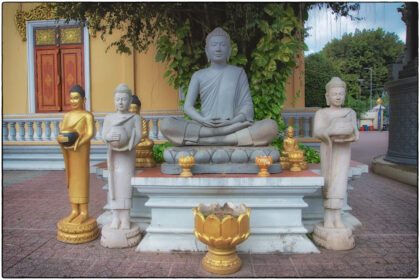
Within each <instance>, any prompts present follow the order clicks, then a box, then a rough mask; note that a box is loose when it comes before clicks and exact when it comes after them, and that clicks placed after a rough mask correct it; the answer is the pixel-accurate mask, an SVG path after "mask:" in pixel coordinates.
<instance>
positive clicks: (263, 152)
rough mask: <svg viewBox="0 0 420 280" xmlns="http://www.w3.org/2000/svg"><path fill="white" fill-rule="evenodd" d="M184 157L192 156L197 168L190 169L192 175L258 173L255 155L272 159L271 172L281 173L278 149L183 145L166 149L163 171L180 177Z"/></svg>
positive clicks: (268, 147) (270, 147)
mask: <svg viewBox="0 0 420 280" xmlns="http://www.w3.org/2000/svg"><path fill="white" fill-rule="evenodd" d="M182 156H193V157H194V159H195V165H194V166H193V167H192V168H191V172H192V173H193V174H205V173H207V174H208V173H213V174H221V173H226V174H229V173H231V174H232V173H241V174H257V173H258V172H259V168H258V167H257V166H256V165H255V157H256V156H272V157H273V165H271V166H270V167H269V169H268V171H269V172H270V173H272V174H274V173H280V172H281V170H282V169H281V165H280V164H279V163H278V160H279V157H280V153H279V151H278V149H277V148H276V147H272V146H264V147H230V146H182V147H169V148H166V149H165V151H164V153H163V157H164V159H165V163H163V164H162V167H161V171H162V173H164V174H180V173H181V172H182V168H181V167H180V166H179V165H178V159H179V158H180V157H182Z"/></svg>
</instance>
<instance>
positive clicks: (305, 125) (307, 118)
mask: <svg viewBox="0 0 420 280" xmlns="http://www.w3.org/2000/svg"><path fill="white" fill-rule="evenodd" d="M310 124H311V117H310V116H304V117H303V137H305V138H309V137H310V135H309V129H310Z"/></svg>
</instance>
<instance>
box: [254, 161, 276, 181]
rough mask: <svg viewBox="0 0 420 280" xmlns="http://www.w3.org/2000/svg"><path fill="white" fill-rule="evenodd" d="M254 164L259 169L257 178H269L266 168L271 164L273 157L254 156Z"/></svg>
mask: <svg viewBox="0 0 420 280" xmlns="http://www.w3.org/2000/svg"><path fill="white" fill-rule="evenodd" d="M255 164H256V165H257V166H258V168H259V169H260V172H259V173H258V177H269V176H270V172H268V168H269V167H270V166H271V165H272V164H273V157H271V156H256V157H255Z"/></svg>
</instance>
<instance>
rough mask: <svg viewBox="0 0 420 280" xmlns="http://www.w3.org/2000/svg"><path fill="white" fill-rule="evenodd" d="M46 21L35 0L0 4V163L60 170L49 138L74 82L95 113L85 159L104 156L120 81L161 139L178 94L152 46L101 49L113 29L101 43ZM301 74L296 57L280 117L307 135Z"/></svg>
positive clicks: (71, 26) (47, 14)
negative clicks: (104, 135)
mask: <svg viewBox="0 0 420 280" xmlns="http://www.w3.org/2000/svg"><path fill="white" fill-rule="evenodd" d="M53 18H54V15H53V12H52V11H51V10H49V9H48V8H47V7H46V6H45V5H43V4H40V3H4V4H3V14H2V32H3V53H2V55H3V64H2V67H3V69H2V70H3V80H2V83H3V87H2V89H3V96H2V100H3V112H2V117H3V118H2V124H3V127H2V129H3V130H2V132H3V133H2V137H3V168H5V169H22V170H24V169H63V168H64V166H62V165H63V163H62V158H61V152H60V150H59V147H58V145H57V142H56V136H57V134H58V125H59V122H60V121H61V120H62V118H63V114H64V113H65V112H67V111H69V110H70V107H69V97H68V94H67V93H68V91H69V89H71V88H72V87H73V86H74V85H75V84H80V85H82V87H83V88H84V89H85V92H86V100H87V101H86V109H87V110H88V111H90V112H92V114H93V115H94V117H95V136H94V138H93V139H92V149H91V163H95V162H101V161H103V160H105V157H106V152H105V145H104V144H103V142H102V139H101V132H102V125H103V118H104V116H105V115H106V114H107V113H109V112H113V111H114V105H113V101H112V100H113V89H114V88H115V87H116V86H117V85H118V84H120V83H125V84H127V85H128V87H130V88H131V89H132V91H133V93H134V94H136V95H137V96H138V97H139V98H140V100H141V104H142V106H141V116H142V117H143V118H145V119H146V120H147V121H148V125H149V137H150V138H151V139H153V140H154V141H155V143H160V142H162V141H165V140H166V139H165V138H164V137H163V136H162V134H161V133H160V131H159V123H160V121H161V120H162V119H163V118H167V117H171V116H179V117H181V116H182V115H183V112H182V108H180V106H179V101H181V100H182V99H183V94H182V92H181V91H180V90H176V89H174V88H172V87H171V86H169V84H168V80H167V79H166V78H164V77H163V75H164V73H165V71H166V70H167V67H166V65H165V64H164V63H158V62H155V55H156V50H155V49H154V48H153V46H152V47H150V48H149V50H148V52H147V53H138V52H133V53H132V54H131V55H127V54H118V53H116V52H115V49H113V48H110V49H109V50H108V51H106V49H107V47H108V45H109V44H110V42H112V40H113V39H114V38H118V36H119V35H120V34H118V32H114V34H112V35H108V36H109V37H105V41H103V40H102V39H101V38H100V36H99V34H91V33H90V32H89V30H88V29H87V27H81V26H80V25H78V23H77V22H76V21H70V22H69V23H66V22H65V20H59V21H56V20H54V19H53ZM303 73H304V59H303V57H302V59H301V61H300V62H299V67H298V68H297V69H295V71H294V74H293V75H292V76H291V77H289V81H288V84H287V101H286V104H285V109H284V111H283V112H284V113H283V117H284V118H285V119H286V120H287V121H288V122H289V121H294V122H295V125H297V126H298V129H299V127H301V128H300V130H299V131H300V132H299V133H300V134H299V135H300V136H301V137H302V138H305V139H306V138H310V133H311V129H310V127H311V118H312V116H313V114H314V110H309V111H310V112H309V111H308V110H307V109H305V108H304V107H305V100H304V97H305V94H304V77H302V76H303V75H304V74H303ZM297 92H300V94H299V95H297V94H296V93H297ZM299 135H297V136H299ZM308 141H309V140H308Z"/></svg>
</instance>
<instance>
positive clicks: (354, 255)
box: [2, 132, 418, 278]
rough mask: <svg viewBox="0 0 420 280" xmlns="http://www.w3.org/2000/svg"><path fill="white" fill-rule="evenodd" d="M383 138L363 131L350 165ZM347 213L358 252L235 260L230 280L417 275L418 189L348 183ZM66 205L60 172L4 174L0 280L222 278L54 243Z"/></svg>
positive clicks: (189, 267)
mask: <svg viewBox="0 0 420 280" xmlns="http://www.w3.org/2000/svg"><path fill="white" fill-rule="evenodd" d="M386 148H387V134H386V133H385V132H365V133H361V139H360V142H358V143H355V144H353V159H354V160H358V161H360V162H364V163H369V159H370V158H372V157H374V156H376V155H380V154H385V153H386ZM90 184H91V190H90V201H91V203H90V204H89V211H90V214H91V215H92V216H94V217H97V216H99V215H100V214H101V213H102V212H103V209H102V207H103V206H104V204H105V201H106V193H105V191H104V190H102V186H103V185H104V182H103V181H101V180H99V179H97V178H95V176H94V175H92V176H91V181H90ZM351 185H352V186H353V187H354V190H353V191H351V193H350V196H349V205H350V206H351V207H352V208H353V210H352V214H353V215H354V216H356V217H357V218H358V219H359V220H360V221H361V222H362V224H363V227H362V228H361V229H359V230H356V231H355V232H354V234H355V238H356V247H355V248H354V249H352V250H349V251H336V252H334V251H328V250H325V249H320V251H321V253H320V254H305V255H300V254H280V253H277V254H240V257H241V259H242V261H243V266H242V268H241V270H240V271H239V272H237V273H235V274H232V275H228V276H227V277H276V278H277V277H417V275H418V241H417V240H418V239H417V228H418V215H417V204H418V197H417V188H415V187H411V186H409V185H405V184H402V183H398V182H396V181H393V180H391V179H387V178H384V177H380V176H377V175H375V174H371V173H370V174H364V175H362V177H361V178H359V179H357V180H355V181H353V182H352V183H351ZM69 212H70V205H69V202H68V196H67V188H66V185H65V172H64V171H51V172H35V171H29V172H28V171H4V172H3V232H2V236H3V244H2V262H3V263H2V275H3V277H206V278H209V277H219V276H218V275H214V274H211V273H209V272H206V271H204V270H203V269H202V268H201V267H200V261H201V258H202V257H203V256H204V253H191V252H185V253H178V252H174V253H140V252H135V251H134V248H130V249H108V248H104V247H102V246H101V245H100V244H99V239H97V240H95V241H93V242H90V243H86V244H80V245H72V244H65V243H61V242H59V241H57V240H56V223H57V221H58V220H60V219H61V218H63V217H65V216H66V215H68V214H69Z"/></svg>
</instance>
